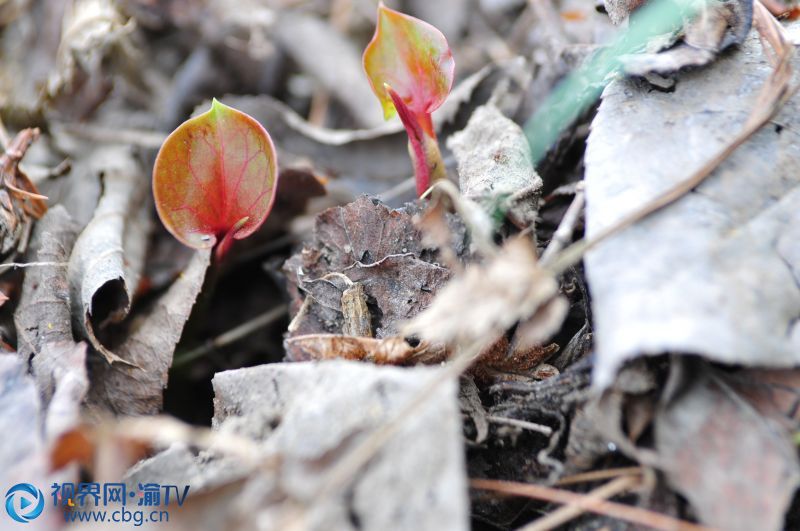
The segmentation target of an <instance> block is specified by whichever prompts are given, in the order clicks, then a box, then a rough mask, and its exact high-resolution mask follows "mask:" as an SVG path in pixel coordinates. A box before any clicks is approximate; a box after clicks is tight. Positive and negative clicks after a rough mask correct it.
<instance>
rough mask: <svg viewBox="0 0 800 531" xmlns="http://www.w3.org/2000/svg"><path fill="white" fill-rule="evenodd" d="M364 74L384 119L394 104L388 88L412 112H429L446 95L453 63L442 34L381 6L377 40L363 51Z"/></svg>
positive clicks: (421, 22)
mask: <svg viewBox="0 0 800 531" xmlns="http://www.w3.org/2000/svg"><path fill="white" fill-rule="evenodd" d="M364 70H365V71H366V72H367V77H368V78H369V82H370V85H371V86H372V90H373V92H375V94H376V95H377V96H378V99H380V101H381V105H382V106H383V114H384V117H385V118H386V119H387V120H388V119H389V118H391V117H392V116H394V113H395V106H394V104H393V103H392V98H391V97H390V96H389V93H388V91H387V90H386V86H387V85H388V86H389V87H391V89H392V90H394V91H395V92H396V93H397V94H398V95H399V96H400V98H402V100H403V101H404V102H405V104H406V105H407V106H408V107H409V109H410V110H411V111H412V112H413V113H414V114H416V115H425V114H430V113H432V112H433V111H434V110H436V109H437V108H438V107H439V106H440V105H441V104H442V103H444V100H445V99H446V98H447V95H448V94H449V93H450V89H451V87H452V86H453V73H454V71H455V62H454V61H453V54H452V53H451V52H450V47H449V46H448V44H447V39H445V37H444V35H442V32H441V31H439V30H438V29H436V28H435V27H433V26H431V25H430V24H428V23H427V22H423V21H422V20H419V19H418V18H414V17H412V16H409V15H405V14H403V13H400V12H399V11H394V10H393V9H389V8H388V7H386V6H384V5H383V4H381V5H380V6H379V7H378V26H377V28H376V29H375V36H374V37H372V41H370V43H369V45H368V46H367V49H366V50H364Z"/></svg>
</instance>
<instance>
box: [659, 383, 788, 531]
mask: <svg viewBox="0 0 800 531" xmlns="http://www.w3.org/2000/svg"><path fill="white" fill-rule="evenodd" d="M655 440H656V450H657V451H658V454H659V457H660V462H661V466H662V467H663V468H664V471H665V472H666V475H667V479H668V480H669V482H670V483H671V484H672V486H673V487H675V488H676V489H677V490H678V491H679V492H680V493H681V494H682V495H683V496H685V497H686V499H687V500H689V503H691V504H692V506H693V507H694V508H695V510H696V511H697V514H698V516H699V517H700V520H701V521H702V522H703V523H704V524H707V525H710V526H713V527H715V528H718V529H726V530H728V529H729V530H731V531H737V530H741V531H749V530H751V529H763V530H765V531H769V530H776V531H777V530H779V529H783V526H784V515H785V513H786V511H787V509H788V508H789V505H790V503H791V501H792V498H793V496H794V492H795V489H796V488H797V487H798V485H800V463H799V462H798V459H797V448H796V446H795V444H794V443H793V442H792V437H791V434H790V433H789V431H787V430H786V429H785V428H784V427H783V426H782V425H781V421H780V419H777V418H771V417H770V416H768V415H764V414H763V412H759V411H757V410H756V409H755V408H754V407H753V406H752V405H751V404H750V403H749V402H747V401H746V400H744V399H743V398H742V397H741V396H740V395H738V394H737V393H736V392H735V391H734V389H733V388H732V387H731V386H730V385H729V384H728V383H727V382H726V378H725V377H724V376H723V375H722V374H716V373H713V372H711V371H708V372H706V371H702V372H701V374H700V375H699V377H698V378H697V379H696V380H695V381H694V382H692V383H691V386H690V388H689V389H686V390H684V391H683V392H681V393H680V395H679V396H678V397H677V398H676V399H675V400H674V401H672V402H671V403H669V404H668V405H666V406H665V407H664V408H662V409H661V410H660V411H659V412H658V413H657V415H656V420H655ZM722 493H724V495H722Z"/></svg>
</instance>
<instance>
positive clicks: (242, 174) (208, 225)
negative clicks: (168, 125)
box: [153, 100, 278, 257]
mask: <svg viewBox="0 0 800 531" xmlns="http://www.w3.org/2000/svg"><path fill="white" fill-rule="evenodd" d="M277 179H278V167H277V161H276V155H275V147H274V146H273V144H272V140H271V139H270V136H269V134H268V133H267V131H266V130H265V129H264V128H263V127H262V126H261V124H259V123H258V122H257V121H256V120H254V119H253V118H252V117H250V116H248V115H247V114H245V113H243V112H241V111H237V110H236V109H233V108H231V107H228V106H226V105H223V104H222V103H220V102H218V101H217V100H214V101H213V103H212V104H211V109H210V110H209V111H208V112H206V113H204V114H201V115H200V116H197V117H195V118H191V119H189V120H187V121H186V122H184V123H183V124H181V125H180V126H179V127H178V128H177V129H175V131H173V132H172V133H171V134H170V135H169V136H168V137H167V139H166V140H165V141H164V144H163V145H162V146H161V150H160V151H159V152H158V157H156V163H155V168H154V169H153V195H154V197H155V203H156V210H157V211H158V216H159V217H160V218H161V221H162V223H164V226H165V227H166V228H167V230H168V231H169V232H171V233H172V235H173V236H175V237H176V238H177V239H178V240H179V241H181V242H182V243H184V244H185V245H188V246H189V247H194V248H197V249H203V248H208V247H212V246H214V245H215V244H216V243H217V242H220V245H219V246H218V247H217V256H218V257H222V256H223V255H224V254H225V252H226V251H227V249H228V247H229V246H230V244H231V242H232V240H233V239H237V240H241V239H242V238H246V237H247V236H249V235H251V234H252V233H253V232H255V231H256V229H258V227H260V226H261V224H262V223H264V220H265V219H267V216H268V215H269V212H270V210H271V209H272V203H273V201H274V200H275V189H276V184H277Z"/></svg>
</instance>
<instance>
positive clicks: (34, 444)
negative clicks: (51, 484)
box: [0, 354, 44, 485]
mask: <svg viewBox="0 0 800 531" xmlns="http://www.w3.org/2000/svg"><path fill="white" fill-rule="evenodd" d="M26 367H27V364H26V363H25V362H24V361H23V360H22V359H20V358H19V357H18V356H15V355H10V354H9V355H0V389H2V392H0V408H2V411H3V414H2V415H0V430H1V431H0V432H1V433H2V434H3V438H4V440H6V441H14V444H2V445H0V476H2V477H1V479H3V480H4V482H3V484H4V485H13V484H15V483H18V482H20V481H31V480H32V477H31V475H29V473H30V472H32V471H33V470H37V469H38V470H37V471H38V472H40V473H41V472H43V470H41V468H40V467H41V466H42V465H43V463H41V462H40V460H41V450H42V448H43V444H44V441H43V439H42V436H41V433H42V432H41V427H40V426H39V421H40V417H39V415H40V411H41V403H40V401H39V394H38V393H37V392H36V387H35V385H34V382H33V378H31V377H30V375H28V373H27V370H26Z"/></svg>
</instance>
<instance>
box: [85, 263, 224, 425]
mask: <svg viewBox="0 0 800 531" xmlns="http://www.w3.org/2000/svg"><path fill="white" fill-rule="evenodd" d="M210 257H211V253H210V250H200V251H197V252H196V253H195V254H194V256H193V257H192V260H191V261H190V262H189V265H188V266H187V267H186V270H185V271H184V272H183V273H182V274H181V275H180V277H178V279H177V280H176V281H175V282H174V283H173V285H172V286H171V287H170V288H169V290H167V292H166V293H165V294H164V295H162V296H161V298H160V299H158V301H156V303H155V305H154V306H153V307H152V308H151V309H150V311H149V313H148V314H147V316H146V317H145V318H144V321H143V322H142V323H141V324H140V325H139V326H138V327H137V328H136V329H135V330H133V331H132V332H131V333H130V335H129V336H128V338H127V339H126V340H125V341H124V342H123V343H122V344H121V345H120V346H119V348H117V349H116V352H117V354H118V356H119V358H120V359H121V360H122V361H124V362H125V363H115V364H107V363H104V362H100V363H96V364H95V365H94V367H93V371H92V388H91V390H90V393H89V398H88V402H89V409H90V411H91V413H92V414H93V415H95V416H100V415H102V414H103V413H104V412H111V413H113V414H116V415H153V414H156V413H158V412H160V411H161V406H162V404H163V397H162V394H163V391H164V388H165V387H166V385H167V376H168V374H167V373H168V371H169V367H170V365H172V355H173V353H174V351H175V345H177V344H178V340H179V339H180V338H181V333H182V332H183V326H184V324H185V323H186V320H187V319H188V318H189V314H190V313H191V310H192V307H193V306H194V303H195V299H196V298H197V295H198V293H200V289H201V288H202V286H203V280H204V279H205V275H206V269H208V265H209V263H210Z"/></svg>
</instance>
